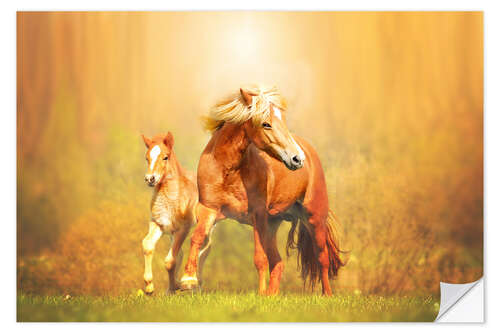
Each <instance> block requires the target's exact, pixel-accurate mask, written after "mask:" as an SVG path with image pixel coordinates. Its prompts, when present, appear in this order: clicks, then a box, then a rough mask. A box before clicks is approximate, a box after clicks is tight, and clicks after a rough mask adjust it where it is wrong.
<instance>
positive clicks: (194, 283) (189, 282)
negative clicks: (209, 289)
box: [180, 278, 200, 291]
mask: <svg viewBox="0 0 500 333" xmlns="http://www.w3.org/2000/svg"><path fill="white" fill-rule="evenodd" d="M198 289H200V286H199V284H198V280H197V279H196V278H193V279H185V280H184V281H181V284H180V290H181V291H196V290H198Z"/></svg>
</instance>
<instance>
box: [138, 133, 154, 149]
mask: <svg viewBox="0 0 500 333" xmlns="http://www.w3.org/2000/svg"><path fill="white" fill-rule="evenodd" d="M141 136H142V139H143V140H144V144H145V145H146V148H149V147H151V143H152V141H151V139H148V138H146V137H145V136H144V134H141Z"/></svg>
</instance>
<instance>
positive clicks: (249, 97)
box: [240, 88, 255, 106]
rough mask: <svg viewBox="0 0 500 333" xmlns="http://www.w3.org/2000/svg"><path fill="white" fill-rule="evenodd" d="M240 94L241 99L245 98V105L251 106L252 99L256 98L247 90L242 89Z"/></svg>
mask: <svg viewBox="0 0 500 333" xmlns="http://www.w3.org/2000/svg"><path fill="white" fill-rule="evenodd" d="M240 93H241V97H243V100H244V101H245V104H246V105H248V106H250V105H252V97H253V96H255V94H252V93H251V92H249V91H248V90H246V89H243V88H240Z"/></svg>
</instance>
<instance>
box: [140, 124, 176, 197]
mask: <svg viewBox="0 0 500 333" xmlns="http://www.w3.org/2000/svg"><path fill="white" fill-rule="evenodd" d="M142 139H143V140H144V143H145V144H146V148H147V149H148V151H147V152H146V161H147V162H148V170H147V171H146V175H145V176H144V180H145V181H146V183H147V184H148V185H149V186H152V187H153V186H156V185H158V184H159V183H160V182H162V181H163V180H164V179H165V178H170V177H172V175H173V171H174V168H175V162H174V161H171V159H174V156H173V146H174V136H173V135H172V133H170V132H168V134H160V135H156V136H154V137H153V138H152V139H148V138H147V137H145V136H144V135H142Z"/></svg>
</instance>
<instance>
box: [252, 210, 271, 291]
mask: <svg viewBox="0 0 500 333" xmlns="http://www.w3.org/2000/svg"><path fill="white" fill-rule="evenodd" d="M252 219H253V221H252V222H253V235H254V242H255V252H254V256H253V260H254V263H255V268H257V272H258V274H259V294H261V295H265V294H266V274H267V269H268V267H269V261H268V258H267V254H266V249H265V247H264V246H265V241H266V238H267V214H258V213H257V214H254V215H253V217H252Z"/></svg>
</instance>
